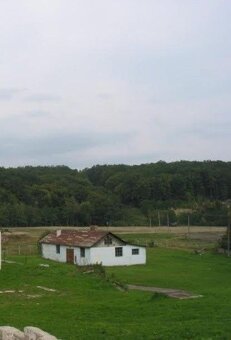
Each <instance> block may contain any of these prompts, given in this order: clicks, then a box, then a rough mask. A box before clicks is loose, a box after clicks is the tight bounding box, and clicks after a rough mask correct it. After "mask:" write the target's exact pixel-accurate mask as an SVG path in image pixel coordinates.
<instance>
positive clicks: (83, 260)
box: [42, 243, 90, 266]
mask: <svg viewBox="0 0 231 340" xmlns="http://www.w3.org/2000/svg"><path fill="white" fill-rule="evenodd" d="M67 248H68V249H74V263H76V264H79V265H82V266H83V265H87V264H90V249H89V248H85V257H80V248H78V247H67V246H60V254H57V253H56V245H54V244H45V243H43V244H42V256H43V257H44V258H45V259H50V260H54V261H58V262H67V256H66V249H67Z"/></svg>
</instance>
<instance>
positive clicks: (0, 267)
mask: <svg viewBox="0 0 231 340" xmlns="http://www.w3.org/2000/svg"><path fill="white" fill-rule="evenodd" d="M1 269H2V232H1V231H0V270H1Z"/></svg>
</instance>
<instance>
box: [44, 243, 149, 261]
mask: <svg viewBox="0 0 231 340" xmlns="http://www.w3.org/2000/svg"><path fill="white" fill-rule="evenodd" d="M117 246H118V245H117ZM119 246H120V247H122V248H123V256H115V247H114V246H112V245H110V246H105V245H103V246H100V247H93V248H85V257H80V248H79V247H75V248H72V247H66V246H60V254H57V253H56V246H55V245H53V244H42V255H43V257H44V258H46V259H50V260H55V261H58V262H66V249H67V248H69V249H70V248H71V249H74V263H75V264H78V265H80V266H83V265H88V264H96V263H102V265H103V266H124V265H133V264H145V263H146V248H145V247H139V246H132V245H123V246H122V245H119ZM134 248H135V249H137V248H138V249H139V254H138V255H132V249H134Z"/></svg>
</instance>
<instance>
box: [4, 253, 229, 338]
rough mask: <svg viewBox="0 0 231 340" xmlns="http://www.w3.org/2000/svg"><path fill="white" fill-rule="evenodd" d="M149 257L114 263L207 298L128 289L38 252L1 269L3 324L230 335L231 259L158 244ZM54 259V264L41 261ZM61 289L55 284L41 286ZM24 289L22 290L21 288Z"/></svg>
mask: <svg viewBox="0 0 231 340" xmlns="http://www.w3.org/2000/svg"><path fill="white" fill-rule="evenodd" d="M147 258H148V261H147V265H145V266H143V265H142V266H131V267H113V268H112V267H111V268H107V269H106V273H107V276H108V277H112V276H113V277H114V279H116V280H121V281H122V282H125V283H130V284H142V285H146V286H159V287H167V288H177V289H185V290H189V291H191V292H194V293H195V294H202V295H203V297H202V298H198V299H191V300H177V299H172V298H165V297H161V296H158V295H155V294H152V293H149V292H140V291H137V292H136V291H128V292H123V291H119V290H117V289H115V288H114V286H113V285H112V284H111V281H110V280H108V281H107V280H106V279H105V278H103V277H100V276H97V275H96V274H83V273H81V272H80V271H78V269H77V268H76V267H75V266H72V265H67V264H61V263H56V262H52V261H47V260H44V259H41V258H39V257H36V256H34V257H33V256H30V257H27V258H26V259H27V261H26V262H25V258H24V257H23V256H18V257H14V260H16V261H18V262H20V263H21V264H13V263H11V264H10V263H4V264H3V267H2V271H1V272H0V290H2V291H3V290H16V293H7V294H0V324H1V325H11V326H14V327H18V328H20V329H23V327H24V326H28V325H33V326H37V327H40V328H42V329H44V330H46V331H48V332H50V333H51V334H54V335H55V336H57V337H58V338H59V339H63V340H64V339H79V338H80V339H173V338H175V339H230V338H231V316H230V312H231V305H230V301H231V284H230V282H231V259H230V258H227V257H224V256H221V255H216V254H210V253H207V254H204V255H201V256H200V255H195V254H193V253H189V252H186V251H182V250H181V251H180V250H170V249H160V248H152V249H148V252H147ZM41 263H43V264H44V263H48V264H49V267H48V268H46V267H41V266H39V264H41ZM37 286H45V287H48V288H53V289H56V290H57V291H56V292H48V291H44V290H41V289H39V288H37ZM19 291H22V292H19Z"/></svg>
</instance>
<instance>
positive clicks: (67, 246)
mask: <svg viewBox="0 0 231 340" xmlns="http://www.w3.org/2000/svg"><path fill="white" fill-rule="evenodd" d="M40 244H41V249H42V256H43V257H44V258H46V259H51V260H55V261H59V262H67V263H74V264H78V265H80V266H83V265H89V264H97V263H101V264H102V265H103V266H124V265H132V264H145V263H146V247H145V246H140V245H135V244H129V243H127V242H125V241H123V240H122V239H121V238H119V237H118V236H116V235H114V234H112V233H110V232H105V231H100V230H87V231H86V230H85V231H76V230H57V231H55V232H52V233H50V234H48V235H46V236H45V237H44V238H42V239H41V240H40Z"/></svg>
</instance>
